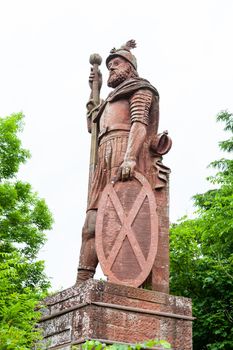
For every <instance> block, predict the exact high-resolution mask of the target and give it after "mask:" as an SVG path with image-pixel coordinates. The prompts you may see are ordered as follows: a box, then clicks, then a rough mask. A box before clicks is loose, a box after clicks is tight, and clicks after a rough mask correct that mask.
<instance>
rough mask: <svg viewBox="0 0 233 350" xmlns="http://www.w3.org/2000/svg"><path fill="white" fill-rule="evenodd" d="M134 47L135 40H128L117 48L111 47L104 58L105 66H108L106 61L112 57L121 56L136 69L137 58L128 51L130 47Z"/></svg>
mask: <svg viewBox="0 0 233 350" xmlns="http://www.w3.org/2000/svg"><path fill="white" fill-rule="evenodd" d="M135 47H136V42H135V40H129V41H127V43H126V44H124V45H122V46H121V47H120V48H119V49H115V48H113V49H112V50H111V51H110V55H109V56H108V57H107V59H106V66H108V63H109V61H110V60H111V59H113V58H114V57H123V58H124V59H125V60H126V61H128V62H129V63H130V64H131V65H132V66H133V67H134V69H136V70H137V60H136V57H135V56H134V55H132V53H131V52H130V50H131V49H134V48H135Z"/></svg>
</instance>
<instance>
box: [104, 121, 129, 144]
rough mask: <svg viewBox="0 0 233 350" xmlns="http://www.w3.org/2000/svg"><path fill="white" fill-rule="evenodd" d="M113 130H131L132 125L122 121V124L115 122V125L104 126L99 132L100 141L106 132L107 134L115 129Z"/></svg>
mask: <svg viewBox="0 0 233 350" xmlns="http://www.w3.org/2000/svg"><path fill="white" fill-rule="evenodd" d="M113 130H115V131H116V130H126V131H130V125H127V124H123V123H120V124H114V125H111V126H107V127H106V128H103V129H102V130H101V131H100V132H99V135H98V140H99V141H100V139H101V138H102V137H103V136H104V135H105V134H107V133H108V132H109V131H113Z"/></svg>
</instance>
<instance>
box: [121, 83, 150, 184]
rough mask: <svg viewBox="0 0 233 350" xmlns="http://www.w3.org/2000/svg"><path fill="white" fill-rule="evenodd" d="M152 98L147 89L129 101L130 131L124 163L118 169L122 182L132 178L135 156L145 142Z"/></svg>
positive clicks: (140, 91) (137, 93) (139, 91)
mask: <svg viewBox="0 0 233 350" xmlns="http://www.w3.org/2000/svg"><path fill="white" fill-rule="evenodd" d="M152 98H153V93H152V91H150V90H149V89H140V90H138V91H137V92H135V93H134V94H133V96H131V97H130V99H129V105H130V117H131V129H130V132H129V139H128V145H127V150H126V153H125V156H124V161H123V163H122V165H121V167H120V172H121V179H122V180H123V181H124V180H128V179H129V178H131V177H132V176H133V174H134V169H135V167H136V165H137V156H138V154H139V151H140V149H141V147H142V145H143V143H144V141H145V140H146V137H147V126H148V123H149V110H150V107H151V103H152Z"/></svg>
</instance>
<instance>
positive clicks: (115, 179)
mask: <svg viewBox="0 0 233 350" xmlns="http://www.w3.org/2000/svg"><path fill="white" fill-rule="evenodd" d="M134 47H136V44H135V41H134V40H130V41H128V42H127V43H126V44H125V45H123V46H121V48H120V49H113V50H111V52H110V55H109V56H108V57H107V59H106V65H107V68H108V70H109V78H108V82H107V84H108V86H109V87H111V88H113V89H114V90H113V91H112V92H111V93H110V94H109V95H108V97H107V99H106V100H105V101H104V102H102V103H100V104H99V103H98V102H99V101H98V96H97V98H96V97H95V98H94V94H95V93H96V92H94V93H93V90H94V87H93V85H94V84H95V89H97V90H98V93H99V91H100V88H101V83H102V80H101V74H100V72H98V73H96V71H95V73H93V72H92V73H91V75H90V80H89V83H90V86H91V88H92V94H91V98H90V100H89V102H88V104H87V108H88V118H87V119H88V131H89V132H93V133H94V128H95V137H96V138H97V140H98V146H97V147H98V155H97V164H96V165H94V167H95V169H94V175H93V178H91V182H90V191H89V200H88V207H87V214H86V220H85V224H84V227H83V231H82V246H81V251H80V261H79V267H78V277H77V282H78V283H79V282H82V281H84V280H87V279H89V278H92V277H93V275H94V273H95V269H96V266H97V264H98V257H97V254H96V245H95V230H96V217H97V213H98V208H99V205H100V201H101V195H102V193H103V192H104V189H105V188H106V186H108V185H109V184H112V186H114V185H115V184H116V183H120V185H119V186H121V187H119V186H118V190H119V193H120V195H121V192H122V191H125V190H124V188H129V192H127V197H130V196H131V193H132V196H133V193H134V191H136V190H135V189H134V188H133V185H131V184H133V183H135V186H136V185H137V184H136V179H137V181H139V182H140V184H139V185H138V186H139V187H140V186H142V187H143V184H144V183H145V182H147V183H149V184H150V186H149V187H150V189H151V191H152V192H153V193H154V195H153V196H154V198H156V191H161V189H163V188H164V187H166V186H167V175H168V173H169V169H168V168H167V167H165V166H164V165H163V164H162V163H161V158H162V157H161V155H163V154H165V153H167V152H168V151H169V149H170V147H171V140H170V138H169V137H168V136H167V132H164V133H162V134H158V123H159V94H158V91H157V90H156V88H155V87H153V86H152V85H151V84H150V83H149V81H147V80H145V79H142V78H140V77H139V76H138V72H137V62H136V58H135V56H134V55H132V53H131V49H132V48H134ZM94 58H95V59H96V57H94ZM94 61H95V62H94ZM93 62H94V63H97V65H98V64H100V63H101V59H100V60H97V61H96V60H94V59H93V57H92V63H93ZM95 68H96V67H95ZM97 68H98V67H97ZM97 95H98V94H97ZM93 100H94V101H93ZM93 147H94V148H95V146H93V145H92V148H93ZM92 151H93V152H94V153H95V150H92ZM137 174H138V175H137ZM144 178H145V180H143V179H144ZM132 180H133V181H134V182H133V181H132ZM129 185H130V186H129ZM122 186H123V187H122ZM130 188H132V190H130ZM135 188H136V187H135ZM139 190H140V188H139ZM139 190H138V191H139ZM130 191H131V192H130ZM148 191H149V190H148ZM120 195H119V196H120ZM145 196H146V195H145ZM123 197H124V196H123ZM123 197H122V196H121V198H123ZM105 198H108V197H105ZM145 198H146V197H145ZM149 198H151V197H150V194H148V200H149V204H150V205H152V204H153V203H152V202H153V200H152V198H151V201H150V199H149ZM136 200H137V201H138V200H139V199H137V198H136V197H135V201H136ZM102 201H103V200H102ZM112 201H113V200H112ZM124 201H125V202H127V199H125V200H124ZM132 201H134V199H132ZM110 202H111V200H110ZM109 205H110V206H109V207H108V209H106V210H108V211H109V210H110V211H111V210H112V209H111V205H113V204H112V202H111V203H110V204H109ZM114 205H115V204H114ZM114 205H113V206H114ZM124 205H125V207H124ZM127 205H128V206H129V204H127V203H126V204H124V203H123V204H122V208H123V209H122V210H123V211H124V210H126V209H124V208H126V207H127ZM153 205H154V204H153ZM166 205H167V204H166ZM130 206H132V203H131V204H130ZM116 207H117V206H115V207H114V209H115V213H116V214H114V215H115V219H113V221H114V220H118V218H117V216H119V213H118V214H117V208H116ZM144 207H145V208H144V209H142V210H144V212H145V213H144V214H140V215H141V217H142V219H140V220H142V221H141V222H142V223H143V222H145V223H146V222H147V221H148V219H147V217H145V215H147V213H146V211H147V209H146V208H147V203H146V202H145V203H144ZM101 208H104V206H103V205H102V207H101ZM109 208H110V209H109ZM148 208H149V206H148ZM150 208H152V207H151V206H150ZM120 210H121V209H120ZM129 210H130V209H129ZM138 210H139V209H138ZM151 210H152V209H151ZM152 211H153V210H152ZM98 215H102V214H101V213H100V214H98ZM105 215H106V213H105ZM109 215H110V214H107V216H105V218H107V219H108V216H109ZM122 215H123V214H122ZM136 215H137V213H136V212H135V214H134V216H135V217H136ZM140 215H139V216H140ZM148 215H150V214H148ZM151 215H152V216H153V213H151ZM126 216H127V215H126ZM143 218H144V219H143ZM107 219H106V220H107ZM104 220H105V219H103V217H100V219H99V220H97V221H99V222H101V223H102V226H101V227H102V228H101V229H102V230H104V226H105V224H104V222H105V221H106V220H105V221H104ZM111 220H112V219H111ZM124 220H126V219H122V225H123V221H124ZM133 220H134V219H132V220H131V221H133ZM140 220H138V221H140ZM143 220H144V221H143ZM113 221H111V225H110V226H109V227H110V230H112V227H115V226H114V225H115V224H114V223H112V222H113ZM118 221H119V220H118ZM131 225H133V222H131ZM142 225H144V223H143V224H142ZM142 225H141V226H142ZM158 225H160V223H158ZM139 226H140V222H139ZM152 226H153V225H150V227H149V228H148V229H149V230H150V229H151V227H152ZM127 227H128V228H129V225H128V226H127ZM130 230H131V229H130ZM140 230H141V231H140V232H139V233H138V235H139V236H138V237H139V239H136V240H135V237H133V233H132V232H131V234H132V235H131V239H130V238H129V243H127V244H128V245H130V244H131V246H132V249H133V250H134V252H137V251H138V250H139V251H140V249H141V248H140V247H137V244H138V242H139V241H140V240H141V242H142V245H143V240H144V241H148V239H147V238H146V237H145V238H143V235H144V234H145V233H144V231H143V228H141V229H140ZM158 230H159V229H158ZM136 231H137V230H135V232H136ZM119 232H120V234H121V241H122V242H123V241H124V240H125V238H126V236H127V232H126V233H122V231H119ZM105 234H106V232H104V233H103V235H105ZM156 234H157V235H158V232H157V233H156ZM140 235H141V236H142V237H141V236H140ZM129 237H130V236H129ZM140 237H141V238H140ZM114 240H115V238H114ZM110 241H111V239H110ZM152 243H153V242H152ZM152 243H151V244H152ZM122 244H123V243H122ZM140 244H141V243H140V242H139V245H140ZM148 244H149V246H148V248H145V249H147V250H150V241H149V243H148ZM152 245H153V244H152ZM119 247H120V245H119ZM119 247H118V248H119ZM119 249H120V248H119ZM124 249H126V248H124ZM130 249H131V248H130ZM143 249H144V248H142V252H139V253H140V254H141V261H144V260H143V259H144V258H143V254H144V257H145V261H144V262H145V264H146V262H147V260H146V255H145V253H144V251H143ZM117 254H118V252H117V251H115V256H116V255H117ZM140 254H139V255H140ZM125 258H126V255H125ZM121 264H122V263H120V265H121ZM132 265H135V264H134V263H132V264H131V266H132ZM139 269H140V270H143V262H141V266H139ZM124 274H125V272H124ZM147 275H148V273H147ZM147 275H146V276H144V279H146V278H147ZM125 284H127V283H125ZM140 284H141V282H140Z"/></svg>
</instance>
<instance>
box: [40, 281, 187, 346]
mask: <svg viewBox="0 0 233 350" xmlns="http://www.w3.org/2000/svg"><path fill="white" fill-rule="evenodd" d="M45 303H46V305H47V312H46V313H44V316H43V317H42V319H41V322H40V326H41V327H42V328H43V330H44V341H45V342H47V343H46V344H47V348H48V349H64V350H67V349H70V348H69V346H71V345H72V344H77V343H80V342H84V341H85V339H91V338H92V339H105V340H107V341H110V342H127V343H133V342H139V341H145V340H147V339H152V338H160V339H165V340H167V341H169V342H170V343H171V344H172V347H173V349H175V350H191V349H192V308H191V300H190V299H187V298H183V297H176V296H171V295H168V294H165V293H160V292H155V291H148V290H144V289H139V288H133V287H127V286H122V285H117V284H112V283H108V282H100V281H95V280H92V279H90V280H88V281H86V282H84V283H83V284H82V285H80V286H79V287H76V286H75V287H72V288H69V289H66V290H64V291H62V292H60V293H57V294H56V295H54V296H51V297H49V298H47V299H46V301H45Z"/></svg>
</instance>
